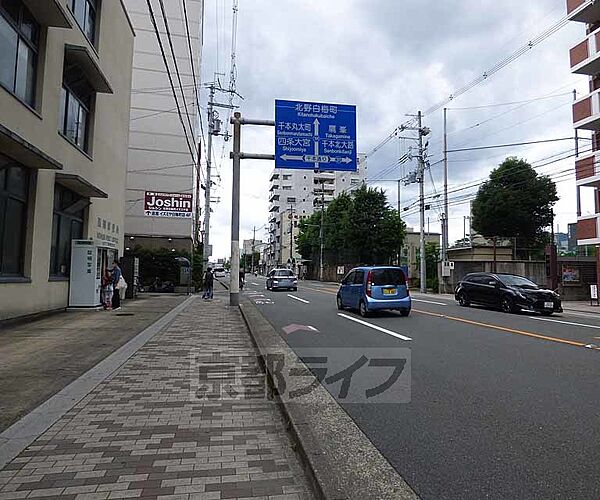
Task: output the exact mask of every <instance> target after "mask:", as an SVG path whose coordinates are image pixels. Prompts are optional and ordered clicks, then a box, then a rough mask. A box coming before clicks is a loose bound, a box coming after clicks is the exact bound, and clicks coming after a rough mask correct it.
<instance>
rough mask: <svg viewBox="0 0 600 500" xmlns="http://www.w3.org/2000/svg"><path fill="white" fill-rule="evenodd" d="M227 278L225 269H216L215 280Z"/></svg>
mask: <svg viewBox="0 0 600 500" xmlns="http://www.w3.org/2000/svg"><path fill="white" fill-rule="evenodd" d="M224 277H225V268H224V267H217V268H215V278H224Z"/></svg>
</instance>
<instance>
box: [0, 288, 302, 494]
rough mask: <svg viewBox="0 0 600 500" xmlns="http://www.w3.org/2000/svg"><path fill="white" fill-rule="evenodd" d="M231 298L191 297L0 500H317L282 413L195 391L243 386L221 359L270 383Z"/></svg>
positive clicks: (37, 451) (42, 440)
mask: <svg viewBox="0 0 600 500" xmlns="http://www.w3.org/2000/svg"><path fill="white" fill-rule="evenodd" d="M226 300H227V297H226V293H224V292H221V291H217V293H216V294H215V300H214V301H212V302H205V301H202V300H201V299H200V298H198V297H196V298H194V299H192V301H191V302H190V303H189V304H188V305H187V306H186V307H185V308H184V309H183V310H182V311H181V312H180V313H179V314H178V315H177V316H176V317H175V319H174V320H173V321H172V322H171V323H170V324H169V325H168V326H166V327H165V328H164V329H162V330H161V331H160V332H159V333H157V334H156V335H155V336H154V337H152V338H151V339H150V340H149V341H148V342H147V343H146V344H145V345H144V346H143V347H141V348H140V349H139V350H138V351H137V352H136V353H135V354H134V355H133V356H131V357H130V358H129V360H128V361H126V362H125V364H124V365H122V367H121V368H120V369H118V370H117V371H116V372H114V373H112V374H111V375H110V376H109V377H108V378H107V379H106V380H104V381H103V382H102V383H101V384H100V385H99V386H97V387H96V389H94V390H93V391H92V392H91V393H89V394H88V395H87V396H85V397H84V398H83V399H82V400H81V401H79V402H78V403H77V404H76V405H75V406H74V407H73V408H72V409H71V410H70V411H69V412H68V413H67V414H65V415H64V416H63V417H62V418H61V419H60V420H58V422H56V423H55V424H54V425H53V426H52V427H51V428H50V429H49V430H48V431H47V432H45V433H44V434H43V435H41V436H40V437H38V438H37V439H36V440H35V441H34V442H33V443H32V444H31V445H30V446H28V447H27V448H26V449H25V450H23V451H22V452H21V453H20V454H19V455H18V456H17V457H16V458H15V459H14V460H12V462H10V463H9V464H7V465H6V466H5V467H4V469H3V470H1V471H0V499H2V500H3V499H13V498H33V497H61V498H73V499H90V500H91V499H106V498H134V497H135V498H165V499H167V498H168V499H178V500H179V499H186V500H187V499H192V498H197V499H225V498H238V499H240V498H252V499H259V498H260V499H272V500H284V499H285V500H294V499H297V500H299V499H308V498H312V497H311V495H310V493H309V487H308V485H307V483H306V480H305V478H304V474H303V471H302V470H301V468H300V465H299V462H298V461H297V459H296V455H295V453H294V451H293V449H292V447H291V443H290V440H289V438H288V435H287V433H286V430H285V428H284V426H283V420H282V417H281V414H280V413H279V409H278V406H277V405H276V404H274V403H273V402H269V401H265V400H263V399H262V398H257V399H245V400H227V399H223V397H219V395H218V394H217V395H213V394H212V393H211V394H208V393H206V394H208V396H207V397H204V394H205V393H203V392H202V388H203V386H202V384H200V385H199V387H196V383H197V381H198V374H202V373H204V374H205V375H207V376H208V379H207V380H210V381H220V383H221V384H222V385H225V384H227V383H228V382H230V383H232V384H235V381H236V380H238V379H239V376H240V375H239V373H240V368H239V367H237V368H238V369H237V370H232V369H231V364H228V363H227V362H224V361H221V362H215V359H214V356H211V355H210V354H213V353H215V352H218V353H219V354H220V357H221V359H223V358H225V359H227V357H230V358H231V356H234V357H235V359H236V360H238V361H239V360H240V359H241V360H243V362H242V364H241V373H242V376H243V377H247V378H249V379H256V380H258V379H260V378H263V377H262V373H261V371H260V367H259V366H258V363H257V360H256V356H255V351H254V347H253V345H252V343H251V340H250V337H249V333H248V330H247V328H246V326H245V324H244V323H243V320H242V317H241V315H240V313H239V311H238V310H237V309H230V308H229V307H227V306H226ZM190 368H193V369H190ZM234 371H236V372H237V377H236V373H232V372H234ZM234 377H236V378H234ZM213 383H214V382H213ZM194 389H198V392H194ZM9 430H10V429H9Z"/></svg>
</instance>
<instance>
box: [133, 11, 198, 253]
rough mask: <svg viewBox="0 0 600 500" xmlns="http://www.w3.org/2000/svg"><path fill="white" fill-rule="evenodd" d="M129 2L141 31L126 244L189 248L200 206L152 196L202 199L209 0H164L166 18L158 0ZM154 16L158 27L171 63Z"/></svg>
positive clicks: (135, 72)
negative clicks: (172, 204)
mask: <svg viewBox="0 0 600 500" xmlns="http://www.w3.org/2000/svg"><path fill="white" fill-rule="evenodd" d="M124 3H125V5H126V7H127V10H128V12H129V15H130V17H131V21H132V23H133V26H134V28H135V31H136V39H135V46H134V56H133V80H132V85H133V89H132V96H131V121H130V124H129V151H128V161H127V191H126V192H127V196H126V210H125V235H126V249H127V250H131V251H133V250H134V249H135V248H136V247H138V246H141V247H144V248H149V249H161V248H166V249H168V250H177V251H182V250H183V251H188V252H189V251H191V249H192V237H193V236H192V233H193V225H194V216H195V210H194V209H193V208H191V209H190V210H187V211H179V212H176V213H175V212H166V211H164V210H163V211H156V210H149V208H150V207H149V206H148V204H147V200H148V198H149V195H147V194H148V193H161V194H166V195H169V196H171V195H175V197H176V198H177V199H181V200H185V199H186V198H185V197H192V198H190V199H192V200H193V198H195V197H196V196H197V193H194V191H195V176H194V170H195V168H196V163H197V159H196V148H197V137H198V134H197V126H198V107H197V100H196V86H197V85H199V84H200V77H199V75H200V47H201V44H202V25H201V18H202V4H203V0H184V1H179V0H178V1H169V2H166V1H165V2H163V5H164V8H165V14H166V19H165V17H164V16H163V12H162V9H161V7H160V4H159V2H158V1H156V0H152V1H151V2H150V5H151V7H152V11H151V10H149V8H148V4H147V2H146V0H124ZM152 15H154V19H155V21H156V23H157V26H158V28H159V32H160V40H161V42H162V50H164V52H165V57H166V64H165V59H163V55H162V51H161V46H160V44H159V40H158V38H157V36H156V31H155V29H154V25H153V19H152ZM165 20H166V24H165ZM166 26H168V31H169V32H168V33H167V29H166ZM171 44H172V49H173V52H174V54H175V57H173V54H172V53H171ZM170 79H172V82H173V84H174V85H173V86H174V88H175V95H176V96H177V98H175V97H174V95H173V88H172V87H171V80H170ZM180 83H181V86H180ZM180 113H181V117H180ZM182 122H183V123H182ZM191 203H192V205H193V204H194V201H191Z"/></svg>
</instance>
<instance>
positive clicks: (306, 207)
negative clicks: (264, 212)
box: [268, 154, 367, 267]
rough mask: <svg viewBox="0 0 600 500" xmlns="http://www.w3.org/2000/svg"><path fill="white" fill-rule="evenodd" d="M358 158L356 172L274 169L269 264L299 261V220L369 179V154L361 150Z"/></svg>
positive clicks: (270, 202)
mask: <svg viewBox="0 0 600 500" xmlns="http://www.w3.org/2000/svg"><path fill="white" fill-rule="evenodd" d="M358 160H359V161H358V169H357V171H356V172H314V171H313V170H288V169H279V168H278V169H275V170H273V173H272V174H271V177H270V186H269V218H268V222H269V253H268V265H269V266H271V267H272V266H276V265H283V264H287V263H288V261H289V262H291V261H295V262H299V260H300V258H301V257H300V254H298V252H297V249H296V245H295V241H296V238H297V236H298V232H299V228H298V223H299V221H300V220H302V219H303V218H306V217H309V216H310V215H312V214H313V213H314V212H315V211H318V210H320V209H321V206H322V204H323V203H324V204H325V207H327V205H328V204H329V203H331V202H332V201H333V199H334V198H335V197H336V196H338V195H339V194H341V193H342V192H352V191H353V190H354V189H357V188H359V187H360V186H361V185H362V184H363V182H365V181H366V179H367V162H366V156H365V155H361V154H359V155H358Z"/></svg>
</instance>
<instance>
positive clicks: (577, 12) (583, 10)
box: [567, 0, 600, 24]
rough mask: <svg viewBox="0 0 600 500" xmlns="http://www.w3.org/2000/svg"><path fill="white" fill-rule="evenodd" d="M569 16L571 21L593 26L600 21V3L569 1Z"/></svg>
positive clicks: (583, 0) (582, 0) (579, 0)
mask: <svg viewBox="0 0 600 500" xmlns="http://www.w3.org/2000/svg"><path fill="white" fill-rule="evenodd" d="M567 16H568V17H569V20H570V21H578V22H580V23H589V24H592V23H594V22H595V21H597V20H599V19H600V2H595V1H591V0H567Z"/></svg>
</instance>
